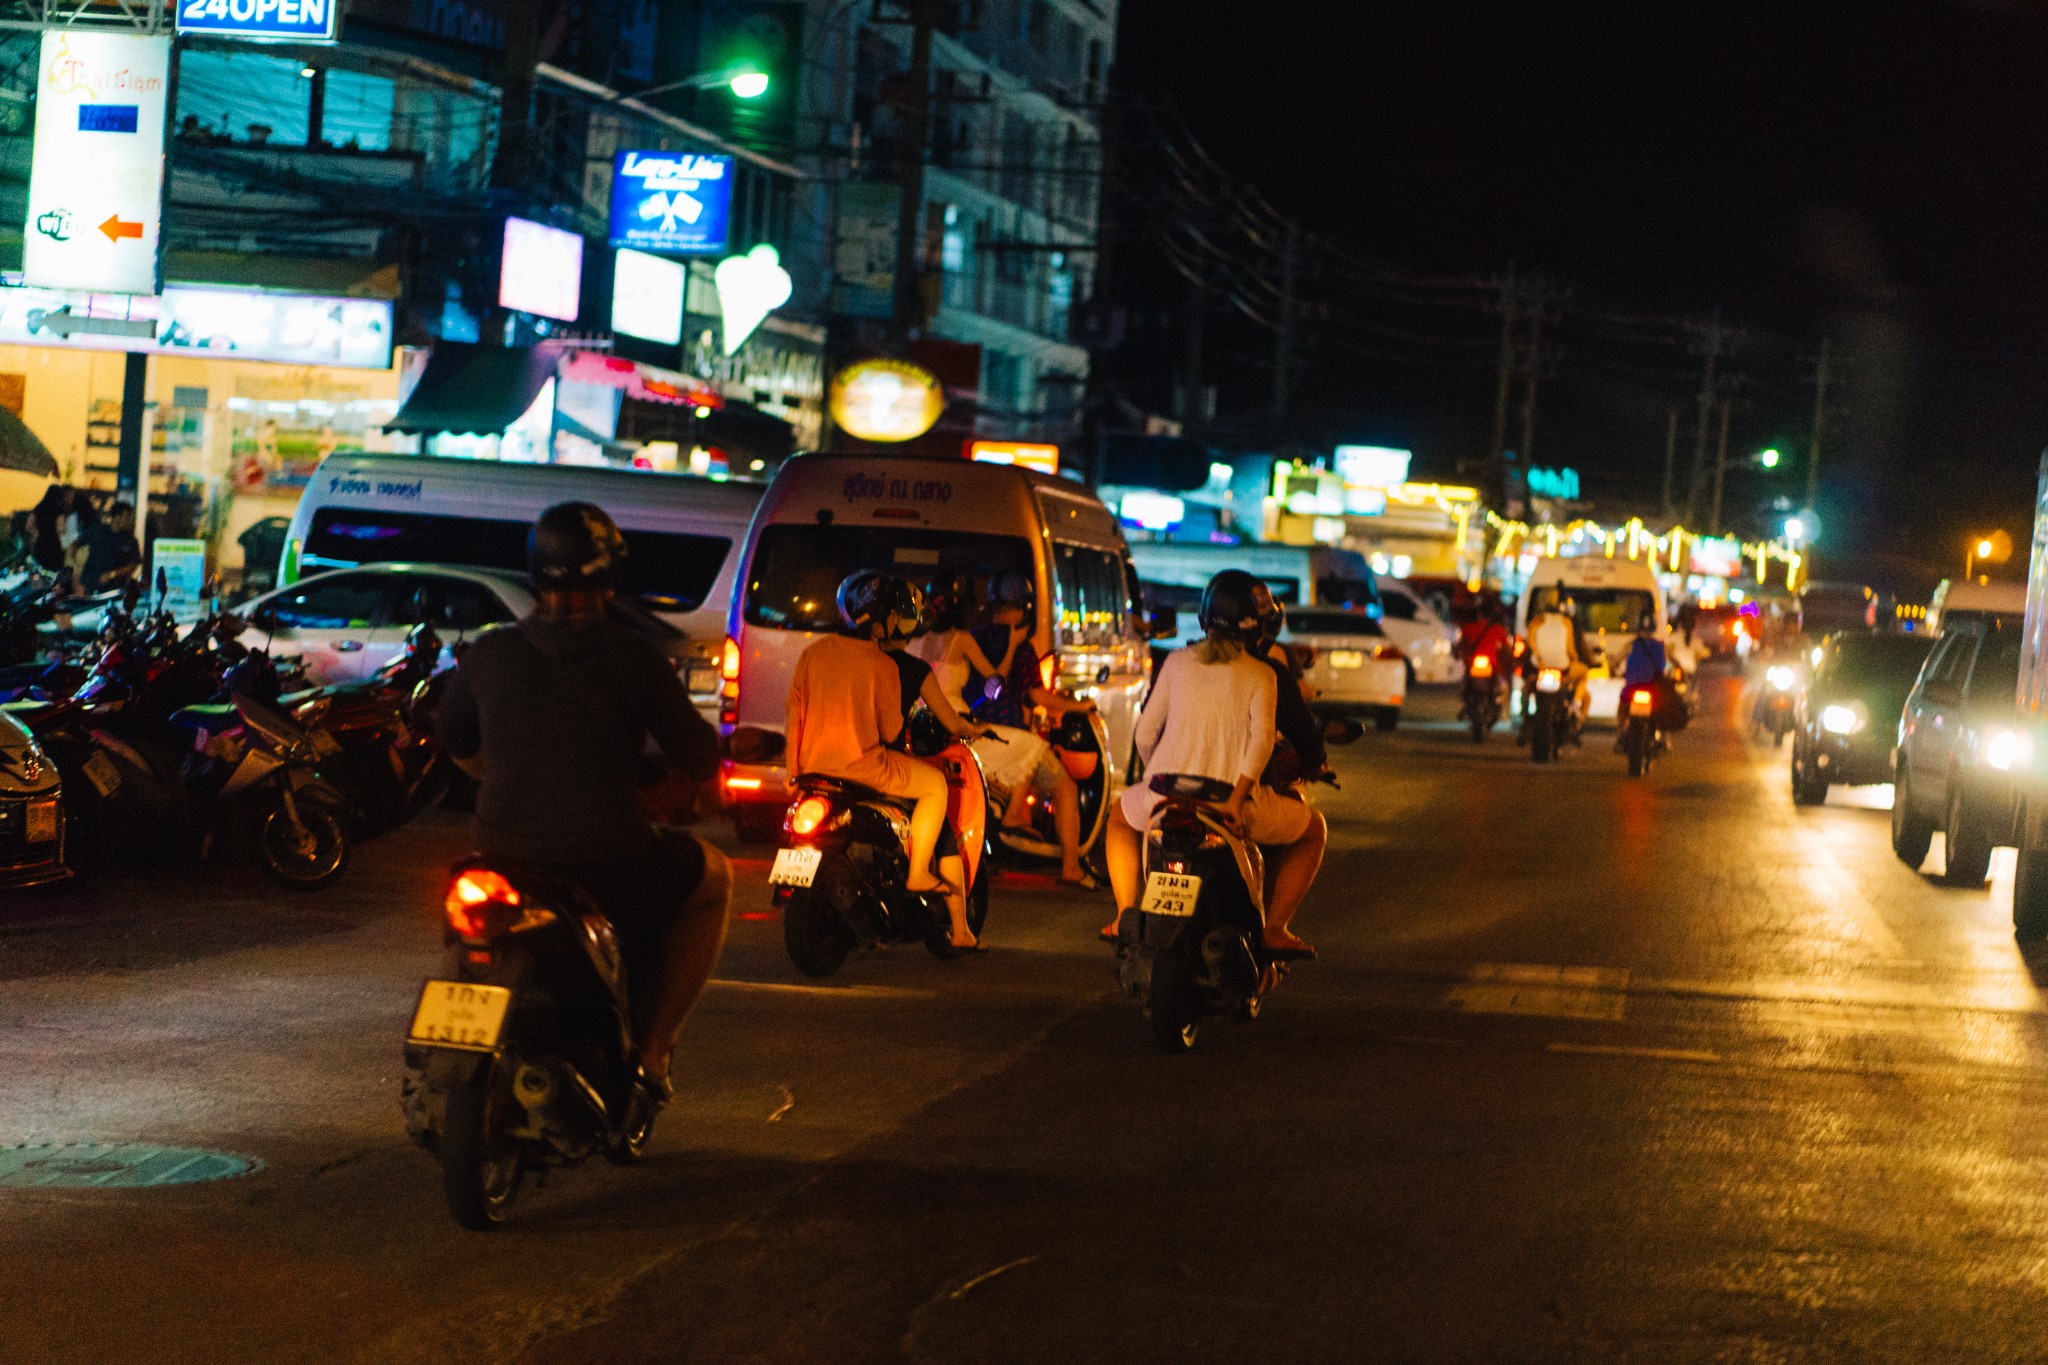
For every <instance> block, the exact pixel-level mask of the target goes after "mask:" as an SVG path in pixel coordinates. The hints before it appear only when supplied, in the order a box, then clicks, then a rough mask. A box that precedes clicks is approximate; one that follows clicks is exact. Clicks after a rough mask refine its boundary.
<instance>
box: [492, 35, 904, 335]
mask: <svg viewBox="0 0 2048 1365" xmlns="http://www.w3.org/2000/svg"><path fill="white" fill-rule="evenodd" d="M938 7H939V6H938V0H910V22H911V25H912V27H911V31H910V70H909V71H908V72H907V73H905V75H904V77H903V85H904V89H903V103H902V105H901V106H900V107H899V108H898V110H897V113H898V114H899V115H900V116H901V119H902V123H903V165H902V168H901V180H900V184H901V186H902V191H903V193H902V198H901V200H900V202H899V203H898V206H897V211H896V299H895V303H896V308H895V317H894V319H893V321H894V324H895V329H896V339H897V340H898V341H907V340H909V338H910V334H911V333H912V332H914V331H916V330H917V329H918V328H920V327H922V326H923V325H924V321H925V313H924V282H923V280H922V279H921V278H920V271H919V269H918V266H919V264H920V257H919V252H920V249H921V248H922V246H923V243H924V161H925V155H926V152H927V150H928V147H929V143H930V141H931V121H932V29H933V28H934V27H935V25H936V18H937V11H938ZM515 8H518V7H517V6H515Z"/></svg>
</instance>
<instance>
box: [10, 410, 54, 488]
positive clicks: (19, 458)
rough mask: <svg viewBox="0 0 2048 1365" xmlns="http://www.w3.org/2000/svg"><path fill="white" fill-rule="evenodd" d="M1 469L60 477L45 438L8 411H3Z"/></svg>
mask: <svg viewBox="0 0 2048 1365" xmlns="http://www.w3.org/2000/svg"><path fill="white" fill-rule="evenodd" d="M0 469H18V470H20V471H22V472H23V473H24V474H41V475H43V476H45V477H47V478H52V479H54V478H56V477H57V461H56V460H55V459H54V458H53V457H52V456H51V454H50V449H49V447H48V446H46V445H44V444H43V442H42V438H41V437H39V436H37V435H36V434H35V433H34V432H33V431H30V430H29V429H28V424H27V423H26V422H23V421H22V420H21V419H20V418H19V417H17V416H15V415H14V414H13V413H12V412H10V411H8V410H7V409H6V408H0Z"/></svg>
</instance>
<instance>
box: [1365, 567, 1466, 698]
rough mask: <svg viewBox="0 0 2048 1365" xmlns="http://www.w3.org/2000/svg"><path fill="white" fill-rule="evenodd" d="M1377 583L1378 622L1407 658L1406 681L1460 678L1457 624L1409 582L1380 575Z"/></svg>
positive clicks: (1435, 680)
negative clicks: (1445, 617)
mask: <svg viewBox="0 0 2048 1365" xmlns="http://www.w3.org/2000/svg"><path fill="white" fill-rule="evenodd" d="M1379 587H1380V625H1381V627H1383V628H1384V629H1385V630H1386V632H1387V638H1388V639H1390V640H1392V641H1393V642H1394V643H1395V644H1397V645H1399V646H1400V647H1401V652H1402V653H1403V654H1404V655H1406V656H1407V658H1408V682H1409V684H1410V685H1411V686H1412V685H1414V684H1415V683H1455V682H1463V681H1464V680H1465V669H1464V666H1463V665H1461V664H1460V663H1459V662H1458V656H1457V652H1456V646H1457V642H1458V630H1457V627H1455V626H1453V625H1452V624H1451V623H1450V622H1448V621H1446V620H1444V619H1443V617H1441V616H1439V615H1437V613H1436V609H1435V608H1434V607H1432V606H1430V605H1429V603H1428V602H1426V601H1425V600H1423V597H1422V594H1421V593H1419V592H1416V591H1415V590H1414V589H1413V588H1411V587H1410V586H1409V585H1408V584H1406V583H1403V582H1400V581H1399V580H1396V579H1389V578H1382V579H1381V580H1380V584H1379Z"/></svg>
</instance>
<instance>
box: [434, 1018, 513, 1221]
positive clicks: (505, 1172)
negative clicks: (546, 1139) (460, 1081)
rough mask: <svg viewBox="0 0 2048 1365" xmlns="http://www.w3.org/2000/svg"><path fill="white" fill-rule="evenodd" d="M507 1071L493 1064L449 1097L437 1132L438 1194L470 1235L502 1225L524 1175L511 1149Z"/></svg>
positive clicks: (498, 1061)
mask: <svg viewBox="0 0 2048 1365" xmlns="http://www.w3.org/2000/svg"><path fill="white" fill-rule="evenodd" d="M514 1107H516V1106H515V1103H514V1101H513V1098H512V1083H511V1071H510V1069H509V1068H508V1067H507V1066H506V1065H505V1062H504V1059H503V1058H497V1059H494V1060H493V1061H492V1062H491V1064H490V1066H489V1067H487V1068H485V1070H484V1074H483V1075H481V1076H479V1077H477V1079H475V1080H473V1081H471V1082H470V1083H469V1084H467V1085H465V1086H462V1087H461V1088H460V1089H457V1090H451V1091H450V1092H448V1105H447V1111H446V1118H445V1120H444V1121H443V1124H442V1129H441V1192H442V1194H444V1195H445V1196H447V1199H448V1212H449V1213H451V1214H453V1215H454V1217H455V1221H456V1222H457V1223H459V1224H461V1225H462V1226H463V1227H465V1228H468V1229H469V1230H470V1231H471V1232H488V1231H490V1230H491V1229H492V1228H494V1227H496V1226H497V1225H498V1224H500V1223H502V1222H504V1221H505V1216H506V1215H507V1214H508V1213H510V1212H511V1211H512V1200H513V1198H514V1197H515V1196H516V1195H517V1194H518V1193H519V1182H520V1180H521V1178H522V1177H523V1176H524V1175H525V1170H524V1168H523V1167H522V1166H521V1165H520V1163H519V1152H518V1149H517V1148H516V1147H514V1146H513V1142H512V1135H511V1130H510V1123H509V1121H508V1119H509V1115H510V1113H511V1110H512V1109H513V1108H514Z"/></svg>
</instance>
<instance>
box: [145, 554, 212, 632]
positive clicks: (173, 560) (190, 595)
mask: <svg viewBox="0 0 2048 1365" xmlns="http://www.w3.org/2000/svg"><path fill="white" fill-rule="evenodd" d="M149 561H150V562H149V578H148V580H147V582H145V583H144V585H143V586H144V588H145V589H146V591H145V592H144V594H143V596H144V598H145V599H147V598H148V597H151V596H154V595H155V593H156V576H157V575H158V574H159V573H161V574H162V575H163V576H164V609H165V610H166V611H168V612H170V614H171V615H172V616H173V617H175V618H176V619H177V620H180V621H190V620H194V619H196V618H197V617H198V616H199V615H200V614H201V613H202V612H203V611H204V609H205V601H206V542H205V541H203V540H173V539H172V538H171V537H169V536H158V537H157V538H156V543H155V544H154V545H152V546H150V550H149Z"/></svg>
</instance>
